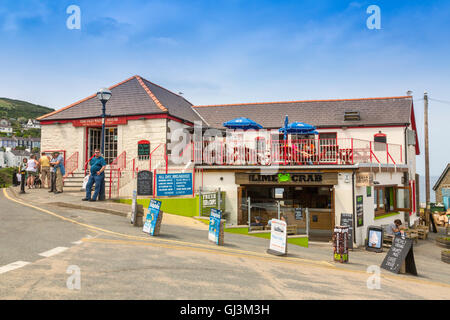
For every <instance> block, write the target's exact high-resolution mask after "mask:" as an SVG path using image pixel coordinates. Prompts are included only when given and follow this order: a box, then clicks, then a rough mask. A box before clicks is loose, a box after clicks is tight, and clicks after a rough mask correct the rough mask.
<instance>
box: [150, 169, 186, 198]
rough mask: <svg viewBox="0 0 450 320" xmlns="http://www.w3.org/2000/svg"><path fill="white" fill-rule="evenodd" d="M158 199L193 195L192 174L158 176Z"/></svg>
mask: <svg viewBox="0 0 450 320" xmlns="http://www.w3.org/2000/svg"><path fill="white" fill-rule="evenodd" d="M156 194H157V196H158V197H171V196H187V195H192V173H169V174H157V175H156Z"/></svg>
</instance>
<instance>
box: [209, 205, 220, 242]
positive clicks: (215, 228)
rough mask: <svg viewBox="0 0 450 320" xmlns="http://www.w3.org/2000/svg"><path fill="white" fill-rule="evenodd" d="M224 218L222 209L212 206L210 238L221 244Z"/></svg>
mask: <svg viewBox="0 0 450 320" xmlns="http://www.w3.org/2000/svg"><path fill="white" fill-rule="evenodd" d="M221 219H222V211H221V210H217V209H214V208H212V209H211V214H210V215H209V232H208V240H210V241H212V242H214V243H215V244H219V238H220V220H221Z"/></svg>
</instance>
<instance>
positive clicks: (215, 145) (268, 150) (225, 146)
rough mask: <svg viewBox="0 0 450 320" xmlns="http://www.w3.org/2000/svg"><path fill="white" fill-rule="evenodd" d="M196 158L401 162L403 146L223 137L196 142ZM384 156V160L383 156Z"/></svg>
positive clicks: (200, 161) (278, 162)
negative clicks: (228, 138)
mask: <svg viewBox="0 0 450 320" xmlns="http://www.w3.org/2000/svg"><path fill="white" fill-rule="evenodd" d="M192 153H193V159H194V162H195V163H196V164H205V165H332V164H335V165H338V164H339V165H353V164H357V163H382V162H381V161H386V162H384V163H386V164H401V163H402V162H403V159H402V146H401V145H396V144H385V143H382V144H380V143H377V142H371V141H366V140H361V139H353V138H343V139H298V140H287V141H284V140H273V141H268V142H267V143H266V142H265V141H262V142H261V141H257V140H240V141H239V140H223V139H217V140H214V141H203V142H194V143H193V152H192ZM384 159H385V160H384Z"/></svg>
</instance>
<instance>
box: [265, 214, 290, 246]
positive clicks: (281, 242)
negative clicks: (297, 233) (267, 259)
mask: <svg viewBox="0 0 450 320" xmlns="http://www.w3.org/2000/svg"><path fill="white" fill-rule="evenodd" d="M271 221H272V223H271V230H270V247H269V250H267V252H268V253H271V254H274V255H285V254H286V253H287V230H286V229H287V225H286V222H285V221H283V220H278V219H272V220H271Z"/></svg>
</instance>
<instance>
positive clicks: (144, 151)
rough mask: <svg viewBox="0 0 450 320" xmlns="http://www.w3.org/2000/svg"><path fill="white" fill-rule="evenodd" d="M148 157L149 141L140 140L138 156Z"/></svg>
mask: <svg viewBox="0 0 450 320" xmlns="http://www.w3.org/2000/svg"><path fill="white" fill-rule="evenodd" d="M149 155H150V141H147V140H141V141H139V142H138V156H139V157H142V156H149Z"/></svg>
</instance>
